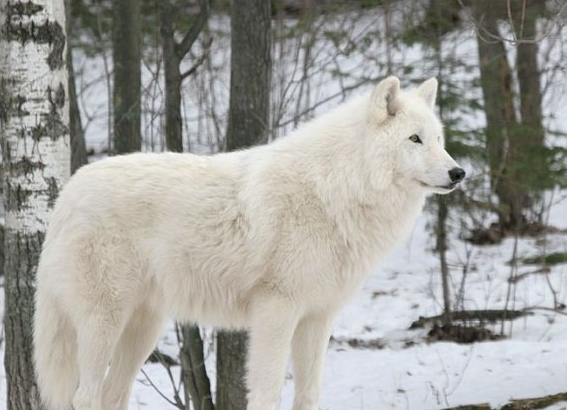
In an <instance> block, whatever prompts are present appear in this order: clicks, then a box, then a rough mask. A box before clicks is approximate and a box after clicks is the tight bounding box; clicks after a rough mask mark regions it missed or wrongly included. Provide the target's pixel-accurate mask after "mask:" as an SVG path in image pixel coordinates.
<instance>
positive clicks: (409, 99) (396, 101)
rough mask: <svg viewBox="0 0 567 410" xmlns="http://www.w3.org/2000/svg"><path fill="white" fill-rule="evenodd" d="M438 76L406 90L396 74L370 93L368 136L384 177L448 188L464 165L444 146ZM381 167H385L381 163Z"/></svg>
mask: <svg viewBox="0 0 567 410" xmlns="http://www.w3.org/2000/svg"><path fill="white" fill-rule="evenodd" d="M436 95H437V80H436V79H435V78H431V79H429V80H427V81H425V82H424V83H422V84H421V85H420V86H419V87H417V88H415V89H412V90H409V91H402V90H401V89H400V81H399V80H398V79H397V78H396V77H388V78H386V79H384V80H382V81H381V82H380V83H379V84H378V85H377V86H376V88H375V89H374V91H373V92H372V94H371V96H370V101H369V106H368V113H367V121H366V134H367V135H366V137H367V139H370V140H373V141H372V145H373V146H374V148H375V149H377V150H378V151H379V152H380V157H381V159H382V160H384V161H385V162H386V168H387V172H386V175H384V174H382V175H376V178H377V179H379V180H381V181H382V182H384V179H385V178H386V179H388V182H394V183H396V184H399V185H404V186H407V187H412V186H413V187H415V189H420V190H424V191H426V192H436V193H440V194H446V193H448V192H451V191H452V190H453V189H455V187H456V186H457V185H458V184H459V182H461V181H462V180H463V178H464V177H465V171H464V170H463V169H462V168H461V167H459V165H458V164H457V163H456V162H455V160H454V159H453V158H451V156H450V155H449V154H448V153H447V151H445V139H444V137H443V126H442V124H441V122H440V121H439V119H438V118H437V116H436V114H435V112H434V106H435V98H436ZM380 168H382V169H381V172H382V173H383V172H384V171H385V169H384V168H383V167H380Z"/></svg>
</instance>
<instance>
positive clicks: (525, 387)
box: [0, 193, 567, 410]
mask: <svg viewBox="0 0 567 410" xmlns="http://www.w3.org/2000/svg"><path fill="white" fill-rule="evenodd" d="M563 194H565V193H563ZM566 196H567V195H563V197H566ZM563 197H561V196H560V195H558V196H557V199H556V201H555V202H556V204H555V205H554V206H553V207H552V208H551V211H550V219H549V224H550V225H553V226H554V227H556V228H558V230H559V231H558V232H555V233H549V234H547V235H546V238H545V240H543V238H542V237H537V238H536V237H531V238H519V239H518V240H517V242H516V240H515V239H514V238H507V239H505V240H504V241H503V242H502V243H500V244H498V245H488V246H473V245H470V244H469V243H467V242H465V241H463V240H460V239H459V238H457V237H452V238H451V241H450V251H449V254H448V257H449V263H450V266H451V268H452V288H453V291H454V293H453V294H454V295H456V294H458V290H459V288H460V284H461V280H462V278H463V271H464V270H466V272H467V274H466V286H465V287H464V289H465V293H464V294H463V295H462V297H461V301H462V303H461V305H462V306H463V307H464V308H465V309H500V308H503V307H505V306H506V300H507V299H508V303H507V306H508V308H509V309H516V310H522V309H525V308H529V309H530V310H531V313H532V314H530V315H527V316H523V317H521V318H518V319H515V320H514V321H505V322H504V326H503V327H502V322H501V321H498V322H496V323H493V324H488V325H487V327H488V328H489V329H490V330H492V331H493V332H494V333H495V334H500V333H502V330H503V334H504V335H505V336H506V337H505V338H502V339H499V340H493V341H482V342H476V343H469V344H457V343H453V342H443V341H437V342H431V341H430V340H428V337H427V333H428V328H423V329H415V330H409V328H410V326H411V324H412V323H413V322H414V321H416V320H417V319H419V318H420V317H422V316H423V317H426V316H434V315H437V314H439V313H440V312H441V306H442V297H441V294H440V289H441V284H440V276H439V268H438V265H439V261H438V258H437V256H436V254H435V253H434V252H433V251H432V248H433V244H434V239H433V237H432V236H431V234H430V233H429V232H431V230H430V229H426V227H427V225H428V224H431V223H432V220H431V218H430V217H429V216H428V215H427V214H424V215H423V216H422V218H421V219H420V220H419V221H418V224H417V226H416V228H415V230H414V232H413V234H412V236H411V238H410V239H409V240H408V241H407V242H406V243H405V244H404V245H403V246H401V247H400V248H398V249H397V250H396V252H395V253H394V254H393V255H392V256H391V257H390V258H388V259H387V260H386V261H385V262H384V263H382V265H381V266H380V267H378V268H377V269H376V272H375V274H374V275H373V276H372V277H371V278H370V279H369V280H368V281H367V282H366V284H365V286H364V288H363V289H362V290H361V291H360V292H359V294H358V295H357V296H356V297H355V298H354V300H353V301H352V302H351V303H349V304H348V306H347V307H346V308H345V309H344V310H343V311H342V312H341V314H340V316H339V318H338V320H337V323H336V326H335V330H334V333H333V338H332V341H331V344H330V347H329V350H328V353H327V360H326V366H325V375H324V385H323V392H322V397H321V407H322V409H325V410H379V409H380V410H384V409H411V410H422V409H423V410H434V409H444V408H449V407H456V406H461V405H467V404H485V406H490V407H491V408H499V407H501V406H503V405H505V404H506V403H509V402H510V401H511V400H515V399H524V398H533V397H541V396H547V395H554V394H558V393H564V392H567V316H566V315H565V313H567V310H566V311H565V312H563V311H561V310H558V311H555V310H553V309H551V308H553V307H554V304H555V305H557V306H560V307H562V306H563V305H564V304H567V263H558V264H555V265H552V266H550V271H549V273H541V272H538V266H537V265H534V264H520V265H519V266H518V269H517V271H516V272H515V277H516V278H519V279H516V280H515V281H513V283H512V285H511V286H510V287H509V284H510V281H509V277H510V274H511V269H512V268H511V266H510V264H509V261H510V259H511V258H512V255H513V253H514V248H516V253H517V256H518V258H522V259H523V258H529V257H533V256H536V255H538V254H541V252H542V250H543V248H545V251H546V252H547V253H548V254H550V253H553V252H566V251H567V233H566V229H567V216H566V215H567V199H564V198H563ZM465 267H466V268H465ZM507 295H509V296H508V298H507ZM547 309H550V310H547ZM205 333H206V337H205V340H206V341H209V343H208V344H207V348H206V354H207V367H208V369H209V373H210V375H211V378H212V379H213V380H214V370H215V365H214V354H213V353H212V352H213V349H212V342H211V340H213V338H212V331H211V330H207V331H206V332H205ZM1 349H2V351H0V357H2V358H3V356H4V354H3V345H2V346H1ZM160 349H161V350H162V351H163V352H165V353H167V354H169V355H171V356H172V357H175V356H176V352H177V339H176V335H175V331H174V327H173V324H170V325H169V326H168V329H167V331H166V332H165V334H164V338H163V339H162V341H161V342H160ZM143 370H144V373H140V374H139V375H138V377H137V379H136V382H135V386H134V391H133V394H132V397H131V399H130V409H148V410H156V409H164V410H165V409H174V408H175V407H174V406H173V405H171V404H169V403H168V402H167V401H166V399H165V398H164V397H162V394H163V395H164V396H166V397H172V395H173V386H174V385H175V384H177V383H178V381H179V366H173V367H171V368H170V371H171V373H170V374H168V372H167V371H166V370H165V368H164V367H163V366H162V365H161V364H157V363H147V364H146V365H145V366H144V369H143ZM170 376H171V377H170ZM172 380H173V382H172ZM292 381H293V380H292V376H291V373H289V374H288V377H287V380H286V384H285V387H284V391H283V396H282V406H281V408H282V409H288V408H290V407H291V402H292V396H293V382H292ZM5 401H6V385H5V376H4V367H3V366H0V410H3V409H4V408H5V406H6V404H5ZM486 408H488V407H486ZM525 408H533V407H525ZM540 408H541V407H540ZM545 408H547V409H554V410H559V409H567V401H561V402H559V403H556V404H553V405H552V406H548V407H545Z"/></svg>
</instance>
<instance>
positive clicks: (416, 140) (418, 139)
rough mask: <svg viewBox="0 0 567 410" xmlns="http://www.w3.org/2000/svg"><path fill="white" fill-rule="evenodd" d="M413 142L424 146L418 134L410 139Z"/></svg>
mask: <svg viewBox="0 0 567 410" xmlns="http://www.w3.org/2000/svg"><path fill="white" fill-rule="evenodd" d="M409 139H410V141H411V142H415V143H416V144H423V143H422V142H421V139H420V138H419V135H417V134H413V135H412V136H411V137H409Z"/></svg>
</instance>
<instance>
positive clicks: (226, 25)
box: [0, 0, 567, 410]
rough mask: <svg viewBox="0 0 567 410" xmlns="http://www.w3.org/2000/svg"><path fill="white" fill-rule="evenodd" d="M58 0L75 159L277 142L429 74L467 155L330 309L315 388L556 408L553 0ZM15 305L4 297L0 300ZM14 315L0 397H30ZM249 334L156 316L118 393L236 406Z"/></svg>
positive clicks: (565, 42) (563, 270)
mask: <svg viewBox="0 0 567 410" xmlns="http://www.w3.org/2000/svg"><path fill="white" fill-rule="evenodd" d="M21 3H26V2H23V1H22V2H21ZM32 3H33V2H32ZM28 4H29V3H28ZM65 6H66V7H65V8H66V16H67V26H66V35H67V44H68V48H67V55H66V61H67V69H68V74H69V89H68V99H69V105H70V124H69V134H70V139H71V169H72V171H75V170H76V169H78V168H79V167H80V166H82V165H84V164H86V163H87V162H93V161H96V160H98V159H100V158H103V157H105V156H108V155H116V154H123V153H128V152H134V151H140V150H141V151H146V152H150V151H152V152H161V151H165V150H170V151H179V152H181V151H183V152H193V153H197V154H213V153H216V152H221V151H226V150H234V149H240V148H243V147H247V146H251V145H255V144H262V143H269V142H270V141H273V140H275V139H277V138H281V137H284V136H285V135H286V134H287V133H289V132H290V131H291V130H293V129H294V128H296V127H298V126H300V125H301V123H303V122H305V121H307V120H309V119H310V118H313V117H314V116H316V115H317V114H318V113H322V112H325V111H326V110H328V109H329V108H331V107H334V106H336V105H337V104H339V103H341V102H342V101H344V100H346V99H348V98H349V97H350V96H352V95H356V94H359V93H363V92H366V91H369V90H370V89H371V88H372V87H373V85H375V84H376V82H377V81H379V80H380V79H381V78H383V77H385V76H387V75H396V76H398V77H399V78H400V79H401V80H402V84H403V86H405V87H407V86H410V85H411V84H414V83H419V82H421V81H423V80H424V79H426V78H429V77H437V79H438V81H439V95H438V104H437V107H438V114H439V116H440V118H441V119H442V121H443V123H444V124H445V136H446V141H447V150H448V151H449V152H450V153H451V154H452V155H453V156H455V157H456V158H458V160H459V163H460V164H461V165H462V166H463V167H464V168H465V169H466V171H467V175H468V177H467V179H466V180H465V182H464V184H463V186H462V187H461V188H460V189H459V190H458V191H456V192H454V193H453V194H451V195H448V196H433V197H431V198H430V199H429V200H428V204H427V209H426V212H425V214H424V216H423V217H422V218H421V219H420V221H419V223H418V225H417V226H416V228H415V230H414V233H413V235H412V237H411V238H410V240H409V242H408V243H407V244H406V245H404V246H403V247H401V248H400V249H399V250H398V251H397V252H396V253H395V254H394V255H393V256H392V257H391V258H390V259H388V260H387V261H386V262H385V263H384V264H383V266H380V267H378V268H377V269H376V274H375V275H374V277H373V278H372V279H371V280H370V281H369V282H368V283H367V284H366V285H365V288H364V290H363V291H362V292H361V293H360V294H359V295H358V296H357V298H356V300H355V301H353V302H352V303H351V304H350V305H349V306H348V308H347V309H346V310H345V311H344V312H343V313H342V314H341V317H340V319H339V321H338V323H337V325H336V330H335V332H334V333H333V337H332V340H331V347H330V349H329V352H328V359H327V368H326V373H325V381H324V386H325V387H324V390H323V400H324V401H323V402H322V405H323V408H325V409H329V410H334V409H348V410H351V409H352V410H357V409H370V410H375V409H384V408H386V409H390V408H391V409H394V408H404V409H412V410H414V409H442V408H449V407H455V406H459V405H464V404H472V403H476V404H478V407H470V408H471V409H472V408H482V409H488V408H499V407H500V406H503V405H505V404H506V403H508V404H506V406H508V407H506V408H507V409H520V408H522V409H531V408H549V409H552V408H553V409H562V408H567V404H566V403H567V318H566V315H567V310H566V303H567V281H566V279H567V276H566V275H567V179H566V177H567V134H566V133H567V93H566V92H567V2H566V1H565V0H475V1H472V0H348V1H347V0H342V1H341V0H321V1H315V0H272V1H267V0H232V1H227V0H214V1H212V0H120V1H118V0H116V1H111V0H65ZM25 7H29V6H25ZM24 14H25V13H24ZM4 24H7V23H4ZM3 32H7V31H3ZM1 87H4V82H2V85H1ZM1 87H0V94H1V92H2V90H3V88H1ZM1 108H2V97H1V96H0V113H1V112H2V110H1ZM5 146H6V145H5V144H4V143H3V151H4V163H6V161H7V159H6V149H5V148H4V147H5ZM5 169H6V168H5ZM4 186H5V190H6V187H7V186H8V187H9V185H6V184H5V185H4ZM4 204H5V205H4V206H5V207H6V209H10V208H9V207H10V206H12V205H13V204H11V202H9V201H5V202H4ZM3 211H4V210H3V209H2V213H3ZM141 223H143V221H141ZM2 236H4V233H3V231H2ZM7 236H8V232H7ZM9 243H10V239H9V238H8V237H7V239H6V244H7V245H6V248H5V253H6V255H4V254H2V258H1V262H2V265H3V264H4V257H5V256H6V258H8V257H9V255H8V253H9V252H10V249H11V248H10V246H9ZM14 264H16V265H17V263H16V262H12V264H8V263H7V264H6V280H5V281H4V282H3V283H4V284H5V287H6V289H7V294H8V289H9V288H10V282H9V269H12V268H13V266H14ZM23 306H26V305H25V304H24V302H22V301H20V300H14V299H9V298H7V300H6V307H5V311H6V313H7V314H8V313H10V314H11V315H16V316H18V315H21V312H22V311H23V310H25V308H24V307H23ZM2 313H4V312H2ZM9 323H11V321H7V325H6V326H7V328H6V349H5V362H6V369H7V370H6V371H5V372H4V371H3V370H2V371H0V378H1V384H0V409H2V408H4V406H6V408H10V409H22V410H23V409H27V408H40V407H33V406H32V407H27V405H25V404H22V403H19V402H18V400H17V399H16V395H17V394H18V393H17V392H16V389H12V390H11V393H9V394H8V393H7V387H6V384H7V385H8V386H9V385H10V383H17V381H16V380H18V377H21V378H24V379H25V378H28V379H32V378H33V376H32V373H29V372H28V373H27V374H25V373H21V374H17V375H12V374H11V371H10V369H14V368H15V367H13V366H16V365H13V366H12V367H11V366H10V365H9V363H10V361H12V360H15V359H14V358H15V357H16V356H17V353H15V352H17V351H18V350H17V349H15V348H8V347H7V346H8V345H9V343H8V339H9V338H11V340H14V342H13V343H19V342H18V340H20V339H18V338H17V337H16V336H14V334H15V333H17V332H18V331H19V330H18V328H17V327H14V326H12V325H10V324H9ZM10 326H12V327H10ZM24 339H25V338H24ZM24 343H25V341H24ZM4 347H5V343H4V340H2V349H4ZM20 354H21V353H20ZM245 354H246V335H245V334H244V333H226V332H217V331H215V330H213V329H208V328H201V329H199V328H197V327H194V326H189V325H178V324H176V323H170V325H169V326H168V329H167V332H166V333H165V336H164V339H163V340H162V342H161V343H160V345H159V346H158V348H157V349H156V350H155V351H154V353H153V354H152V356H151V357H150V358H149V359H148V362H147V364H146V365H145V366H144V368H143V373H142V374H140V375H139V377H138V379H137V381H136V385H135V386H134V393H133V396H132V398H131V401H130V408H140V409H152V410H153V409H157V408H164V409H165V408H168V409H173V408H179V409H189V408H194V409H207V410H212V409H215V408H216V409H217V410H229V409H233V410H244V409H245V394H244V387H243V386H244V384H243V383H244V382H243V377H244V375H243V361H244V357H245ZM291 377H292V376H291V373H290V375H289V378H290V379H291ZM29 383H31V385H33V381H30V382H29ZM291 385H292V383H291V382H290V380H288V383H287V384H286V388H285V390H284V396H283V398H282V408H289V407H290V406H291V397H292V392H291V389H292V388H291ZM20 394H21V393H20ZM516 399H521V401H512V400H516ZM525 399H528V400H525Z"/></svg>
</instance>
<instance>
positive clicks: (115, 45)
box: [112, 0, 142, 154]
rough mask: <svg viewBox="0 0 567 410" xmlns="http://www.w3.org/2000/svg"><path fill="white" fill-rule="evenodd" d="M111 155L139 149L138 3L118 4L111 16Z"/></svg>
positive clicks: (133, 0)
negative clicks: (112, 79)
mask: <svg viewBox="0 0 567 410" xmlns="http://www.w3.org/2000/svg"><path fill="white" fill-rule="evenodd" d="M112 55H113V61H114V93H113V101H114V149H113V150H112V152H113V153H114V154H126V153H129V152H135V151H140V150H141V149H142V138H141V133H140V126H141V125H140V124H141V120H140V117H141V111H140V104H141V65H142V55H141V24H140V0H117V1H114V2H113V13H112Z"/></svg>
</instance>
